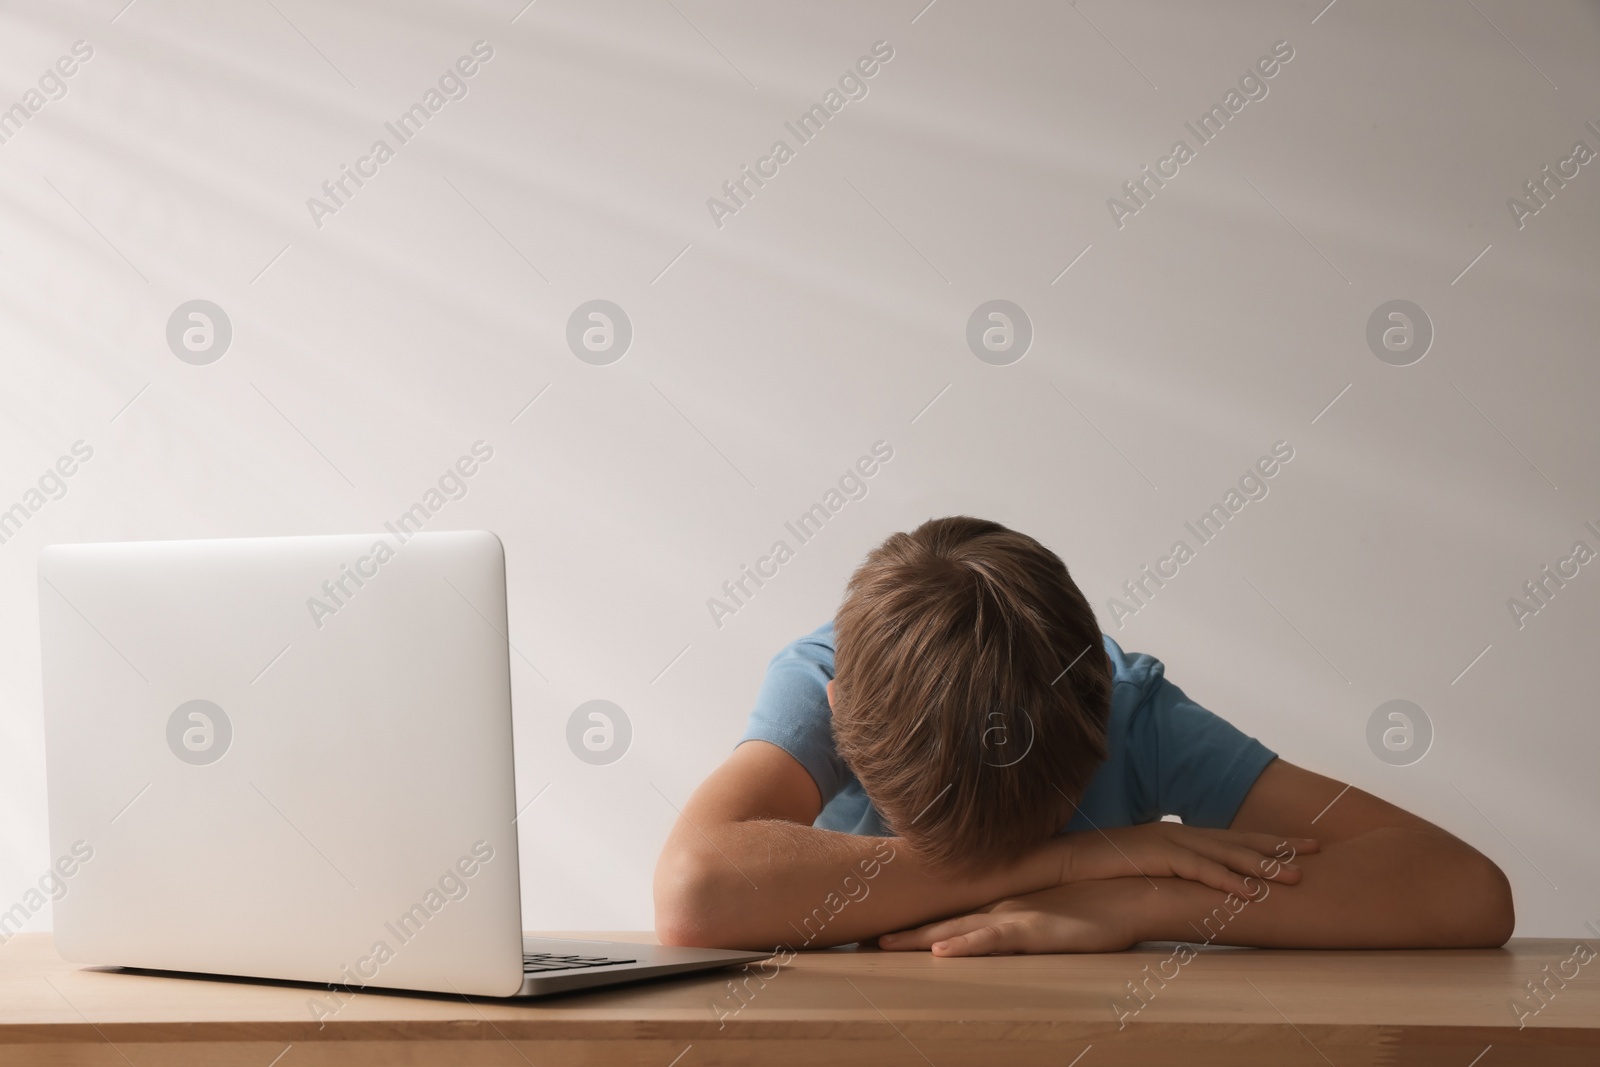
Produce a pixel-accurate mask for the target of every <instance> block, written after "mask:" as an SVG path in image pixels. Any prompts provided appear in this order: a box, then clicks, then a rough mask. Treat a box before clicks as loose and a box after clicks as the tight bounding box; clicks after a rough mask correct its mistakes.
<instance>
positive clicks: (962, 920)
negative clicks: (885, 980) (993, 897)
mask: <svg viewBox="0 0 1600 1067" xmlns="http://www.w3.org/2000/svg"><path fill="white" fill-rule="evenodd" d="M993 921H994V918H993V916H991V915H987V914H978V915H962V916H959V917H957V918H954V919H941V920H940V921H939V922H934V923H928V924H927V925H926V926H919V927H917V928H916V929H915V930H898V931H896V932H894V933H892V934H882V935H880V936H879V937H878V947H879V948H881V949H886V950H888V951H891V952H907V951H925V950H926V949H927V948H928V947H929V946H931V945H932V944H933V943H934V942H935V941H942V940H944V939H946V938H950V937H958V936H960V935H962V934H965V933H967V932H968V931H969V930H975V929H977V928H979V927H981V926H984V925H986V924H988V923H992V922H993Z"/></svg>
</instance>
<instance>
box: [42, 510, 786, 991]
mask: <svg viewBox="0 0 1600 1067" xmlns="http://www.w3.org/2000/svg"><path fill="white" fill-rule="evenodd" d="M39 613H40V624H41V651H42V658H43V675H44V714H45V757H46V780H47V785H48V792H49V810H50V847H51V853H52V860H53V861H54V862H53V866H52V870H53V871H54V872H55V874H56V875H57V878H58V881H57V883H56V884H57V886H58V887H59V888H58V894H57V895H58V896H59V899H57V900H56V902H55V906H54V929H55V943H56V947H57V949H58V950H59V951H60V952H61V954H62V956H64V957H65V958H66V959H67V960H69V961H71V962H75V963H83V964H95V965H103V966H115V967H125V968H137V969H141V970H156V971H177V972H191V973H202V974H211V975H227V976H234V977H249V978H264V979H280V980H287V981H294V982H311V983H316V984H318V985H319V986H325V987H326V989H323V990H319V991H317V992H316V995H313V996H312V997H310V998H308V1002H307V1003H308V1009H309V1010H310V1011H311V1012H312V1014H313V1015H314V1016H316V1017H318V1018H319V1021H320V1020H322V1019H325V1018H327V1017H328V1016H331V1015H334V1014H337V1011H338V1010H339V1008H340V1007H342V1005H343V1003H344V1002H345V1001H346V1000H347V999H348V997H349V995H350V994H352V993H354V992H359V991H360V990H362V989H366V988H384V989H402V990H422V991H430V992H436V993H451V994H467V995H475V996H484V997H518V996H521V997H526V996H537V995H541V994H547V993H558V992H565V991H569V990H574V989H584V988H591V987H595V986H604V985H612V984H617V983H623V982H632V981H636V980H639V979H645V978H655V977H659V976H662V975H670V974H682V973H686V972H690V971H701V970H709V969H713V968H719V967H726V966H730V965H734V964H740V963H750V962H754V961H757V960H763V959H766V958H768V957H769V956H771V953H770V952H759V953H752V952H729V951H721V950H714V949H695V948H682V947H669V946H657V945H642V944H631V943H622V942H603V941H580V940H570V939H550V938H537V939H536V938H528V937H524V936H523V933H522V930H523V925H522V911H521V892H520V879H521V870H520V866H519V863H518V855H517V824H516V820H517V818H518V813H519V809H518V807H517V794H516V784H515V770H514V764H513V749H512V740H511V664H510V657H509V648H508V646H509V644H510V642H509V640H508V637H507V634H508V627H507V621H506V580H505V556H504V552H503V550H502V547H501V544H500V540H499V539H498V538H497V537H495V535H494V534H492V533H488V532H486V531H465V532H437V533H436V532H427V533H423V532H415V533H412V532H409V531H407V530H405V529H403V528H400V529H396V528H390V529H389V530H386V531H385V532H383V533H380V534H372V535H338V536H325V537H270V538H247V539H236V540H206V541H148V542H136V543H127V544H83V545H55V546H51V547H48V548H46V549H44V550H43V551H42V552H41V553H40V556H39ZM560 755H562V756H564V755H565V753H561V754H560ZM558 794H559V790H555V791H552V795H551V796H548V797H546V798H544V800H543V801H541V802H542V803H545V804H552V803H554V804H559V803H560V797H559V795H558ZM571 862H573V863H582V862H584V857H582V856H573V857H571ZM533 873H534V875H535V877H538V878H541V879H546V880H551V879H559V878H561V877H562V873H563V872H562V871H561V870H560V869H554V870H540V871H536V872H533Z"/></svg>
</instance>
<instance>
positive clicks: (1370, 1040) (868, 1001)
mask: <svg viewBox="0 0 1600 1067" xmlns="http://www.w3.org/2000/svg"><path fill="white" fill-rule="evenodd" d="M556 936H562V935H559V934H558V935H556ZM566 936H580V937H596V936H598V937H608V938H614V939H617V940H635V941H648V940H650V937H649V935H646V934H627V933H622V934H617V933H608V934H590V933H584V934H578V935H571V934H568V935H566ZM1578 944H1579V942H1577V941H1553V940H1552V941H1544V940H1517V941H1513V942H1512V943H1511V945H1510V946H1509V947H1508V948H1506V949H1500V950H1494V951H1462V952H1280V951H1258V950H1248V949H1204V950H1199V951H1197V952H1195V954H1194V956H1193V958H1189V959H1187V960H1181V959H1179V958H1175V957H1174V946H1170V945H1164V946H1162V945H1146V946H1141V947H1140V948H1138V949H1136V950H1134V951H1132V952H1124V953H1116V954H1112V955H1103V956H1022V957H1010V958H1001V957H991V958H986V959H970V960H939V959H934V958H933V957H931V956H929V955H927V954H926V953H886V952H878V951H876V950H871V949H858V950H853V949H843V950H834V951H828V952H813V953H805V954H802V955H800V956H798V957H796V958H795V959H794V960H793V961H792V962H791V963H789V964H788V965H786V966H784V967H783V969H782V970H781V972H779V973H777V975H776V976H775V977H771V978H768V979H765V983H764V985H763V984H760V979H759V974H758V976H757V977H756V978H753V979H751V980H750V981H749V982H748V984H747V990H748V991H747V992H745V994H744V1005H743V1007H740V1001H739V1000H738V999H736V998H735V997H734V996H733V995H732V994H731V993H730V989H729V985H728V982H729V979H730V978H740V977H742V975H741V974H740V972H738V971H724V972H712V973H710V974H706V975H694V976H689V977H685V978H672V979H666V980H663V981H659V982H655V983H646V984H642V985H638V986H633V987H622V988H617V989H610V990H601V991H597V992H590V993H578V994H572V995H568V996H565V997H558V998H554V999H547V1000H535V1001H526V1002H522V1003H514V1002H505V1001H487V1000H475V1001H472V1002H470V1003H469V1002H467V1001H466V1000H464V999H462V998H459V997H457V998H451V997H441V996H427V995H408V994H388V993H368V994H362V995H360V996H357V997H355V998H353V999H352V1000H351V1001H350V1002H349V1003H348V1005H347V1006H346V1007H344V1008H343V1010H341V1011H340V1012H339V1013H338V1015H337V1016H335V1017H334V1018H332V1019H329V1020H327V1023H326V1026H325V1027H324V1028H322V1029H319V1028H318V1025H317V1023H316V1022H315V1021H314V1020H313V1018H312V1016H311V1013H310V1011H309V1010H308V1008H307V1004H306V1001H307V997H308V996H310V995H312V993H313V992H315V989H314V987H303V986H295V985H289V984H277V983H259V982H246V981H235V980H222V979H200V978H174V977H167V976H157V975H148V974H136V973H129V972H119V971H109V970H89V969H82V968H78V967H74V966H72V965H70V964H67V963H64V962H62V961H61V960H60V958H59V957H57V956H56V954H55V951H54V949H53V948H52V946H51V943H50V938H49V936H48V935H46V934H24V935H20V936H17V937H15V938H12V939H11V940H10V941H9V942H7V943H6V944H4V945H3V946H0V1067H11V1065H14V1064H16V1065H21V1064H26V1065H29V1067H51V1065H65V1064H97V1065H98V1064H105V1065H112V1067H127V1065H129V1064H132V1065H134V1067H154V1065H157V1064H182V1065H186V1067H187V1065H193V1067H232V1065H240V1067H245V1065H248V1067H314V1065H325V1064H384V1065H390V1064H394V1065H408V1064H415V1065H418V1067H423V1065H427V1067H433V1065H448V1064H494V1065H503V1067H527V1065H528V1064H537V1065H538V1067H553V1065H561V1064H644V1065H649V1067H669V1065H675V1067H703V1065H707V1064H751V1063H753V1064H761V1065H763V1067H765V1065H776V1064H784V1063H808V1064H816V1063H823V1064H828V1065H830V1067H846V1065H854V1064H872V1065H878V1064H885V1065H893V1064H907V1065H915V1067H921V1065H924V1064H934V1065H936V1067H955V1065H958V1064H1002V1065H1004V1067H1023V1065H1028V1064H1050V1065H1052V1067H1071V1065H1074V1064H1075V1065H1076V1067H1112V1065H1116V1064H1158V1065H1164V1064H1184V1065H1195V1067H1200V1065H1208V1064H1216V1065H1218V1067H1224V1065H1225V1067H1239V1065H1244V1064H1256V1063H1260V1064H1272V1065H1273V1067H1294V1065H1298V1064H1307V1065H1321V1064H1327V1063H1331V1064H1336V1065H1338V1067H1350V1065H1357V1064H1406V1065H1419V1067H1420V1065H1430V1064H1440V1065H1448V1067H1508V1065H1517V1067H1520V1065H1524V1064H1537V1065H1542V1064H1574V1065H1579V1064H1581V1065H1585V1067H1592V1065H1595V1064H1600V958H1591V959H1589V960H1588V962H1578V959H1581V958H1582V956H1583V955H1587V954H1588V953H1589V952H1593V951H1597V950H1600V938H1596V939H1593V941H1592V942H1584V944H1585V945H1589V944H1593V945H1594V946H1595V948H1594V949H1587V948H1586V949H1585V951H1584V953H1582V954H1579V955H1578V956H1577V957H1576V958H1575V952H1574V949H1575V946H1576V945H1578ZM1567 961H1573V962H1567ZM1547 965H1548V967H1549V968H1550V970H1548V971H1546V970H1544V968H1545V967H1546V966H1547ZM1146 967H1148V968H1149V970H1148V971H1147V970H1145V968H1146ZM1574 970H1576V977H1572V975H1573V972H1574ZM768 973H769V974H770V973H771V969H770V968H769V970H768ZM1164 975H1171V976H1172V977H1163V976H1164ZM1551 975H1553V976H1554V977H1549V976H1551ZM1151 976H1153V977H1151ZM1529 980H1534V981H1540V980H1543V981H1545V983H1546V989H1547V992H1546V993H1545V997H1544V1001H1543V1006H1542V1007H1539V1003H1540V1002H1539V1001H1536V1000H1534V999H1532V997H1531V995H1530V994H1529V993H1528V992H1527V989H1526V988H1525V987H1524V984H1523V983H1524V982H1526V981H1529ZM1130 982H1133V983H1135V984H1140V983H1143V984H1142V986H1141V990H1142V994H1143V996H1142V1000H1141V999H1135V998H1134V997H1133V995H1132V994H1131V993H1130V991H1129V987H1128V985H1127V983H1130ZM1563 982H1564V985H1562V984H1559V983H1563ZM1517 1002H1520V1003H1523V1004H1524V1005H1525V1010H1526V1012H1527V1013H1528V1014H1526V1015H1525V1016H1524V1017H1523V1019H1522V1020H1521V1021H1523V1022H1524V1023H1525V1024H1526V1025H1525V1026H1523V1027H1522V1028H1521V1029H1519V1028H1518V1022H1519V1019H1518V1014H1517V1012H1516V1011H1515V1010H1514V1009H1513V1008H1512V1004H1513V1003H1517ZM1114 1003H1118V1004H1120V1005H1121V1006H1122V1011H1121V1013H1120V1023H1119V1012H1118V1010H1117V1009H1116V1008H1114V1007H1113V1004H1114ZM714 1004H721V1005H722V1009H721V1011H720V1012H719V1011H718V1010H717V1009H716V1008H715V1007H713V1005H714ZM1141 1004H1142V1006H1140V1005H1141ZM1536 1007H1537V1008H1538V1011H1537V1012H1536V1013H1535V1012H1534V1008H1536ZM1134 1008H1138V1010H1137V1012H1135V1011H1133V1009H1134ZM275 1057H276V1058H275Z"/></svg>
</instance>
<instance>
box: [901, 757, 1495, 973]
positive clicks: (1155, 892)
mask: <svg viewBox="0 0 1600 1067" xmlns="http://www.w3.org/2000/svg"><path fill="white" fill-rule="evenodd" d="M1232 828H1233V829H1236V830H1251V831H1258V832H1267V833H1270V834H1275V835H1293V834H1308V833H1315V834H1316V835H1317V838H1318V840H1320V841H1321V842H1322V848H1321V851H1320V852H1319V853H1318V854H1316V855H1312V856H1301V857H1299V858H1298V859H1297V862H1298V863H1300V864H1301V866H1302V867H1303V868H1304V871H1305V876H1304V878H1303V879H1302V880H1301V881H1300V883H1299V884H1297V885H1293V886H1278V885H1269V884H1267V883H1265V882H1262V883H1256V884H1254V885H1253V886H1252V887H1251V888H1252V892H1250V893H1247V894H1238V895H1234V896H1230V895H1229V894H1226V893H1222V892H1219V891H1217V890H1214V889H1210V888H1208V887H1206V886H1203V885H1197V884H1195V883H1193V882H1185V881H1181V880H1176V879H1169V880H1158V881H1159V884H1156V885H1151V884H1149V883H1147V882H1146V881H1145V880H1143V879H1130V878H1121V879H1114V880H1109V881H1104V882H1098V883H1093V884H1087V883H1086V884H1082V885H1078V886H1064V887H1061V888H1059V889H1052V890H1046V891H1043V892H1039V893H1035V894H1032V895H1030V896H1027V897H1024V898H1021V899H1013V900H1010V901H1005V902H1002V903H999V904H997V905H994V906H993V907H992V909H991V910H986V911H985V912H983V913H980V914H969V915H966V916H962V917H959V918H956V919H951V920H948V921H946V922H941V923H934V924H930V925H928V926H925V927H923V928H921V929H918V930H913V931H908V932H906V933H904V934H900V935H896V936H893V937H891V938H889V939H887V940H886V941H880V944H883V946H884V947H885V948H894V949H926V948H930V947H933V948H934V952H935V953H936V954H938V955H950V956H955V955H982V954H988V953H993V952H1082V951H1089V952H1102V951H1112V950H1115V949H1120V948H1126V947H1128V946H1129V945H1131V944H1133V943H1135V942H1138V941H1187V942H1190V943H1199V942H1208V943H1214V944H1221V945H1254V946H1257V947H1262V948H1489V947H1495V946H1498V945H1501V944H1504V943H1505V941H1506V939H1507V938H1509V937H1510V936H1511V931H1512V927H1513V926H1514V925H1515V921H1516V919H1515V913H1514V911H1513V906H1512V899H1511V888H1510V885H1509V883H1508V882H1507V881H1506V878H1505V875H1504V874H1502V873H1501V871H1500V869H1499V868H1498V867H1497V866H1495V864H1494V863H1493V862H1492V861H1490V860H1489V859H1488V858H1486V857H1485V856H1483V855H1482V854H1481V853H1479V852H1478V851H1477V850H1476V849H1474V848H1472V847H1471V846H1470V845H1467V844H1466V843H1465V842H1463V841H1461V840H1459V839H1458V838H1456V837H1453V836H1452V835H1450V834H1448V833H1446V832H1445V831H1443V830H1441V829H1439V828H1438V827H1437V826H1434V825H1433V824H1431V823H1429V822H1427V821H1426V820H1423V819H1420V818H1418V817H1417V816H1415V815H1412V814H1410V813H1409V812H1406V811H1404V810H1402V809H1400V808H1397V807H1395V806H1394V805H1392V804H1388V803H1386V802H1384V801H1382V800H1380V799H1378V798H1377V797H1375V796H1372V795H1371V794H1369V793H1364V792H1362V791H1361V790H1359V789H1355V788H1353V787H1349V786H1344V785H1341V784H1340V783H1339V782H1336V781H1334V780H1333V779H1331V778H1325V777H1323V776H1322V775H1320V774H1314V773H1312V772H1311V771H1307V770H1304V769H1303V768H1300V767H1296V766H1295V765H1293V764H1290V763H1285V762H1284V761H1283V760H1275V761H1274V762H1273V763H1271V764H1270V765H1269V766H1268V767H1267V769H1266V770H1265V771H1263V772H1262V774H1261V777H1260V778H1259V779H1257V781H1256V784H1255V786H1254V787H1253V788H1252V789H1251V791H1250V793H1249V795H1248V796H1247V797H1246V798H1245V801H1244V804H1243V805H1242V806H1241V807H1240V809H1239V811H1238V813H1237V815H1236V816H1235V818H1234V821H1233V825H1232ZM935 946H937V947H935Z"/></svg>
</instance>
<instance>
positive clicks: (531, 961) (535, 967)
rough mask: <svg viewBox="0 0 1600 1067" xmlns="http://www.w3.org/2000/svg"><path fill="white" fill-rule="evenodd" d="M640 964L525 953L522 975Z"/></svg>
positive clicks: (601, 957)
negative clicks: (617, 964)
mask: <svg viewBox="0 0 1600 1067" xmlns="http://www.w3.org/2000/svg"><path fill="white" fill-rule="evenodd" d="M638 962H639V961H638V960H619V959H612V958H611V957H610V956H557V955H555V954H554V953H550V952H524V953H523V954H522V973H523V974H543V973H544V972H545V971H571V970H576V969H578V968H580V967H609V966H610V965H611V964H613V963H638Z"/></svg>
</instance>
